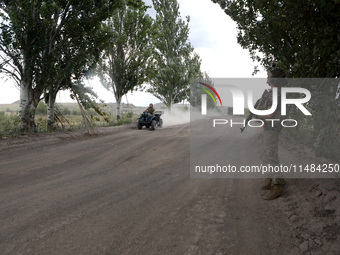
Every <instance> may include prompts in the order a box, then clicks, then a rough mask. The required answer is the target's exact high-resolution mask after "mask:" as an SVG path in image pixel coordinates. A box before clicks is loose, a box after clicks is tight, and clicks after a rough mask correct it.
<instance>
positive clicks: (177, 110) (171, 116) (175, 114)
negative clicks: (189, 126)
mask: <svg viewBox="0 0 340 255" xmlns="http://www.w3.org/2000/svg"><path fill="white" fill-rule="evenodd" d="M161 118H162V119H163V125H164V127H169V126H174V125H180V124H185V123H189V122H190V110H189V108H188V106H186V105H184V106H183V105H180V106H177V105H173V106H172V107H171V109H170V110H169V109H165V110H163V114H162V116H161Z"/></svg>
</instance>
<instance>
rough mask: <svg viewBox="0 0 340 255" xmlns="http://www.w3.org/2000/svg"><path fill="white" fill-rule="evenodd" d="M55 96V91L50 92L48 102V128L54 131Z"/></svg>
mask: <svg viewBox="0 0 340 255" xmlns="http://www.w3.org/2000/svg"><path fill="white" fill-rule="evenodd" d="M55 98H56V97H55V96H54V93H52V92H50V93H49V95H48V103H47V130H48V131H53V128H54V123H55V121H54V105H55Z"/></svg>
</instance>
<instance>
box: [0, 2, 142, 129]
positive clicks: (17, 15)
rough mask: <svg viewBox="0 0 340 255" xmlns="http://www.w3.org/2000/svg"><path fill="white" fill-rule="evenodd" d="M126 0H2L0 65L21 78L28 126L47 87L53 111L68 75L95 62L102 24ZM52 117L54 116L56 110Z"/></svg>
mask: <svg viewBox="0 0 340 255" xmlns="http://www.w3.org/2000/svg"><path fill="white" fill-rule="evenodd" d="M136 1H137V0H136ZM130 2H135V1H130ZM138 2H139V1H138ZM122 4H123V2H122V1H113V0H98V1H92V0H84V1H78V2H77V1H61V0H48V1H28V0H22V1H9V0H4V1H0V15H1V16H0V19H1V20H0V22H1V23H0V51H1V58H2V63H1V64H0V69H1V70H2V71H4V72H5V73H6V74H9V75H10V76H11V77H14V78H15V80H16V81H17V82H18V83H19V86H20V120H21V129H22V130H23V131H30V130H32V129H34V128H35V123H34V116H35V109H36V107H37V105H38V103H39V101H40V100H41V99H42V95H43V93H44V92H45V95H46V96H48V98H49V99H48V102H49V112H50V113H52V112H53V105H54V101H55V97H56V93H57V92H58V91H59V90H60V89H62V88H66V87H65V86H67V82H64V81H65V80H68V79H70V78H71V76H72V75H75V76H78V75H79V74H80V73H81V70H82V69H84V68H86V66H87V65H89V62H90V64H91V62H92V61H93V59H94V58H95V57H94V55H93V54H94V53H95V52H96V51H98V48H99V46H98V44H97V42H98V41H100V40H98V28H99V25H100V24H101V22H102V21H103V20H105V19H107V18H108V17H109V16H110V15H111V13H112V11H113V10H114V9H115V8H116V7H117V6H120V5H122ZM49 121H50V122H53V118H52V117H51V116H50V118H49Z"/></svg>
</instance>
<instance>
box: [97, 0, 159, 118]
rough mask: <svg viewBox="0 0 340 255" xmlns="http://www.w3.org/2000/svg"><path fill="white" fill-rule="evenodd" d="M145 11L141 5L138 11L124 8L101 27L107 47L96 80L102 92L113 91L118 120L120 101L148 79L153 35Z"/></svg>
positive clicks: (132, 8) (118, 10) (116, 11)
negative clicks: (108, 37)
mask: <svg viewBox="0 0 340 255" xmlns="http://www.w3.org/2000/svg"><path fill="white" fill-rule="evenodd" d="M148 8H149V7H147V6H145V5H144V4H142V5H140V6H138V8H135V7H132V6H130V7H129V6H127V5H124V6H123V7H122V8H119V9H117V10H115V12H114V13H113V15H112V17H111V18H110V19H109V20H108V21H107V22H105V24H104V28H105V29H106V30H107V31H108V33H109V34H110V39H109V41H110V43H109V44H108V45H107V47H106V48H105V49H104V51H103V54H102V58H101V61H100V62H99V65H98V76H99V77H100V80H101V83H102V85H103V86H104V87H105V88H106V89H108V90H110V89H112V90H113V93H114V96H115V99H116V116H117V119H120V118H121V101H122V97H123V96H124V95H125V94H127V93H128V92H129V91H132V90H134V89H135V88H136V87H138V86H141V85H142V84H143V83H144V82H145V81H146V80H147V78H148V72H149V71H148V70H149V66H148V65H149V64H148V62H149V61H150V57H151V53H152V48H151V36H152V33H153V32H152V31H153V19H152V18H151V17H150V16H149V15H147V14H146V11H147V9H148Z"/></svg>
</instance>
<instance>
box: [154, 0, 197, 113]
mask: <svg viewBox="0 0 340 255" xmlns="http://www.w3.org/2000/svg"><path fill="white" fill-rule="evenodd" d="M153 5H154V8H155V10H156V12H157V14H156V25H157V27H158V33H156V35H155V38H154V46H155V53H154V61H153V70H154V73H153V76H152V78H151V80H150V84H151V88H150V89H149V90H148V91H149V92H151V93H152V94H153V95H154V96H155V97H157V98H158V99H160V100H161V101H162V102H163V103H164V104H165V105H166V106H167V107H168V108H170V107H171V105H173V104H175V103H178V102H181V101H183V100H185V99H187V98H188V96H189V95H190V81H191V80H192V79H193V78H194V77H195V76H196V75H198V73H199V71H200V58H199V56H198V55H197V54H196V53H194V49H193V47H192V45H191V43H190V42H189V27H188V23H189V17H186V21H184V20H182V18H181V16H180V12H179V5H178V3H177V0H153Z"/></svg>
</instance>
